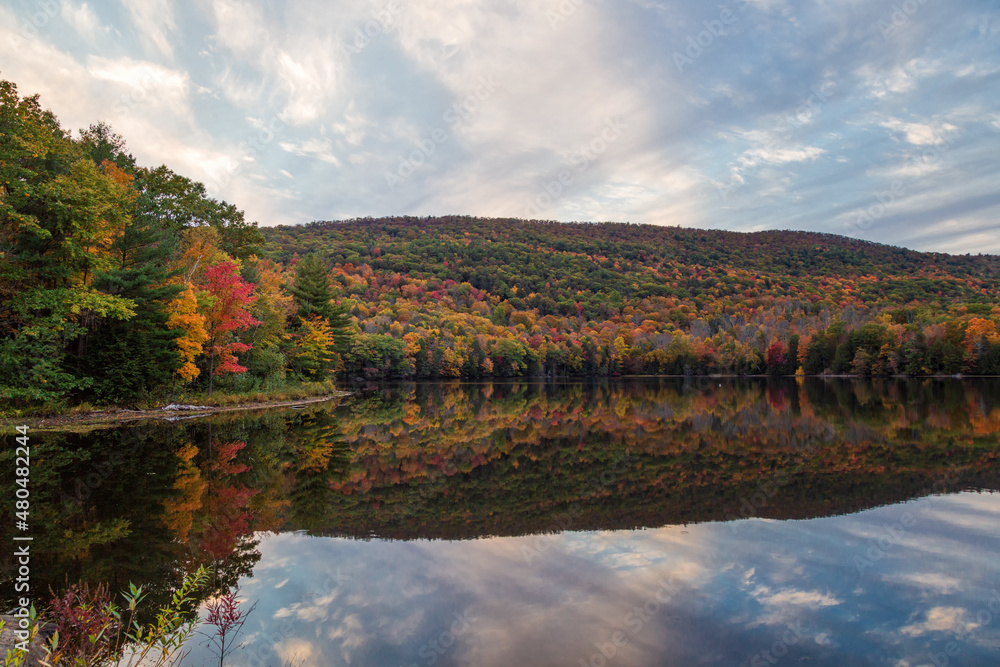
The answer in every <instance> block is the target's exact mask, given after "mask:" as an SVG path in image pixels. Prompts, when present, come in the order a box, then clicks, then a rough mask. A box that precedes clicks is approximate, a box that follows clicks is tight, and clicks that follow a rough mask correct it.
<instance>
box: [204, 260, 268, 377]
mask: <svg viewBox="0 0 1000 667" xmlns="http://www.w3.org/2000/svg"><path fill="white" fill-rule="evenodd" d="M205 280H206V285H205V288H206V291H207V292H208V294H209V304H210V305H209V306H208V308H207V312H206V313H205V331H206V333H207V334H208V340H207V341H206V343H207V344H206V349H207V352H208V395H209V396H211V395H212V390H213V386H214V378H215V376H216V375H223V374H226V373H245V372H246V370H247V369H246V367H245V366H241V365H240V364H239V360H238V359H237V357H236V353H238V352H246V351H248V350H250V349H251V348H252V347H253V346H252V345H249V344H247V343H242V342H240V341H239V340H237V339H236V336H235V334H236V332H238V331H243V330H245V329H248V328H249V327H252V326H255V325H257V324H259V323H260V322H259V321H258V320H255V319H254V318H253V315H251V314H250V310H249V308H250V306H252V305H253V302H254V301H255V300H256V297H255V296H254V295H253V288H254V286H253V285H252V284H250V283H248V282H246V281H245V280H243V278H241V277H240V275H239V273H237V270H236V264H235V263H234V262H221V263H219V264H216V265H214V266H212V267H210V268H209V269H208V270H207V271H206V272H205ZM216 362H218V364H217V363H216Z"/></svg>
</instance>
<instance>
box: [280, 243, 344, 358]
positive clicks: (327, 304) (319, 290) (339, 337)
mask: <svg viewBox="0 0 1000 667" xmlns="http://www.w3.org/2000/svg"><path fill="white" fill-rule="evenodd" d="M288 291H289V292H290V293H291V294H292V296H293V297H295V302H296V303H297V304H298V305H299V317H301V318H303V319H306V320H307V319H309V317H310V316H312V315H316V316H319V317H322V318H323V319H325V320H326V321H327V322H328V323H329V325H330V331H331V332H332V334H333V340H334V349H335V350H336V351H337V352H338V353H341V354H343V353H344V352H346V351H347V350H348V348H349V347H350V342H351V336H350V320H349V319H348V317H347V311H346V309H344V308H343V307H341V306H337V305H335V304H334V303H333V290H332V288H331V286H330V270H329V268H328V267H327V265H326V263H325V262H324V261H323V260H322V259H320V256H319V255H318V254H316V253H312V254H310V255H306V256H305V257H304V258H303V259H302V260H300V261H299V262H298V263H297V264H296V265H295V284H294V285H292V286H290V287H289V289H288Z"/></svg>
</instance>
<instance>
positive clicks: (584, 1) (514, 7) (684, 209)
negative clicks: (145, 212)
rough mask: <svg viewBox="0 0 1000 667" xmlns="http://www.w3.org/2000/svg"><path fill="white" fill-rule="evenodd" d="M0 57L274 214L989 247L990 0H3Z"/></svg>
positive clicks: (0, 62) (233, 196) (143, 149)
mask: <svg viewBox="0 0 1000 667" xmlns="http://www.w3.org/2000/svg"><path fill="white" fill-rule="evenodd" d="M0 77H3V78H5V79H9V80H12V81H14V82H16V83H17V84H18V86H19V89H20V91H21V93H22V94H34V93H40V94H41V95H42V101H43V104H44V105H45V106H47V107H49V108H51V109H52V110H53V111H54V112H55V113H56V114H57V115H58V116H59V118H60V120H61V122H62V123H63V125H64V126H66V127H68V128H72V129H74V130H76V129H78V128H81V127H86V126H87V125H89V124H90V123H92V122H95V121H98V120H106V121H108V122H109V123H110V124H111V125H112V126H113V127H114V128H115V130H116V131H118V132H119V133H121V134H123V135H124V136H125V138H126V140H127V141H128V144H129V147H130V149H131V150H132V152H133V153H134V154H135V155H136V157H137V158H138V159H139V160H140V162H141V163H143V164H147V165H154V164H159V163H165V164H167V165H168V166H170V167H171V168H173V169H174V170H175V171H178V172H180V173H182V174H185V175H187V176H190V177H192V178H195V179H197V180H201V181H203V182H205V184H206V185H207V186H208V187H209V189H210V191H211V192H212V193H213V195H214V196H217V197H220V198H224V199H226V200H228V201H231V202H233V203H235V204H236V205H237V206H239V207H240V208H243V209H245V210H246V212H247V215H248V217H249V218H251V219H254V220H257V221H258V222H259V223H260V224H261V225H274V224H298V223H303V222H308V221H310V220H315V219H339V218H345V217H354V216H368V215H372V216H381V215H397V214H413V215H438V214H451V213H457V214H471V215H483V216H514V217H532V218H544V219H554V220H563V221H569V220H589V221H596V220H616V221H631V222H643V223H653V224H660V225H681V226H695V227H707V228H716V229H730V230H739V231H752V230H759V229H808V230H815V231H823V232H831V233H835V234H848V235H851V236H857V237H861V238H866V239H870V240H875V241H880V242H885V243H891V244H894V245H902V246H906V247H910V248H915V249H920V250H936V251H944V252H956V253H966V252H971V253H977V252H993V253H997V252H1000V234H998V233H997V231H998V227H1000V224H998V221H1000V218H998V213H1000V187H998V185H1000V158H998V156H1000V11H998V7H997V4H996V0H949V1H948V2H945V1H944V0H905V1H904V0H899V1H898V2H895V3H894V2H890V1H889V0H884V1H883V0H813V1H811V2H791V1H790V0H731V1H727V2H721V3H718V4H716V3H706V2H704V1H698V0H481V1H479V2H472V1H469V0H435V1H434V2H421V3H417V2H413V0H338V1H337V2H328V1H323V0H295V1H291V2H279V1H277V0H273V1H258V0H118V1H112V0H103V1H102V0H99V1H97V2H78V1H76V0H63V1H62V2H60V1H59V0H0Z"/></svg>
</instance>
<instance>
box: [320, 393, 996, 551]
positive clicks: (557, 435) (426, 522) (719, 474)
mask: <svg viewBox="0 0 1000 667" xmlns="http://www.w3.org/2000/svg"><path fill="white" fill-rule="evenodd" d="M998 389H1000V388H998V387H997V385H996V383H990V382H988V381H987V382H971V381H967V382H955V381H933V380H928V381H922V382H913V381H898V382H897V381H877V382H870V381H857V380H855V381H851V380H828V381H823V380H803V381H798V382H796V381H794V380H789V381H777V380H776V381H770V382H764V381H754V380H740V381H711V380H704V379H702V380H689V381H685V380H672V379H650V380H641V381H640V380H636V381H621V382H615V381H604V380H601V381H595V382H592V383H589V384H588V383H580V384H570V385H562V386H558V385H552V384H544V385H543V384H532V383H529V382H510V383H502V384H500V383H497V384H493V383H484V384H478V385H459V384H453V385H447V384H412V385H400V386H397V387H395V388H393V389H389V390H385V389H382V390H373V391H370V392H368V393H366V394H363V395H362V396H361V397H359V398H358V399H356V400H355V401H354V402H353V409H351V410H349V411H347V412H346V413H345V416H344V419H343V422H342V424H343V432H344V437H345V439H346V441H347V442H348V443H349V444H350V446H351V449H352V462H351V466H350V469H349V471H348V473H347V475H346V477H345V478H344V481H343V482H341V483H339V484H338V485H337V488H338V491H339V492H340V494H341V496H340V498H341V502H342V504H341V506H340V507H339V508H338V511H337V512H335V513H334V514H333V515H331V520H330V522H329V523H328V525H327V530H326V532H327V533H328V534H338V535H354V536H359V537H362V536H367V535H371V534H376V535H383V536H389V537H397V538H408V537H472V536H477V535H490V534H518V533H525V532H535V531H544V530H550V529H552V527H553V520H552V516H554V515H560V516H561V515H564V514H567V513H569V514H570V515H572V516H573V517H574V519H573V523H572V525H571V526H569V527H572V528H577V529H596V528H603V529H611V528H633V527H640V526H658V525H663V524H666V523H680V522H690V521H707V520H720V519H726V518H732V517H734V516H737V517H738V516H742V515H744V514H747V513H748V512H747V506H748V503H747V499H748V498H753V497H757V498H759V497H760V493H761V492H760V487H761V485H764V486H765V487H766V488H768V489H770V490H772V491H769V493H768V494H766V502H755V503H750V508H751V510H752V511H751V512H750V514H752V515H759V516H769V517H776V518H790V517H807V516H819V515H826V514H832V513H839V512H848V511H856V510H859V509H865V508H868V507H872V506H874V505H879V504H884V503H889V502H897V501H900V500H904V499H908V498H911V497H914V496H920V495H925V494H927V493H930V492H932V491H946V490H954V489H964V488H998V487H997V480H996V475H997V468H996V465H995V463H996V450H997V448H996V437H995V436H996V433H997V431H998V428H1000V396H998ZM623 462H627V464H624V463H623ZM602 479H612V480H613V483H602V482H601V481H600V480H602ZM595 480H596V481H595Z"/></svg>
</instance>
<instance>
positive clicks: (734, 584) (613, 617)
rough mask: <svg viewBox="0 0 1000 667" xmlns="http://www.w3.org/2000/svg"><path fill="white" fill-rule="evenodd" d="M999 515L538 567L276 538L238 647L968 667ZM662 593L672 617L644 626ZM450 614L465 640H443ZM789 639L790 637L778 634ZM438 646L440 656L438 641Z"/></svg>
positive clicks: (499, 557) (741, 538) (319, 658)
mask: <svg viewBox="0 0 1000 667" xmlns="http://www.w3.org/2000/svg"><path fill="white" fill-rule="evenodd" d="M922 503H930V505H929V506H930V507H931V511H929V512H926V513H924V514H921V515H920V516H921V517H922V518H921V520H919V521H918V522H917V523H916V524H915V525H913V527H912V528H911V529H908V532H907V535H906V539H905V540H900V541H899V543H898V544H897V545H896V546H895V547H894V549H893V550H892V551H891V552H890V553H889V554H888V555H887V556H886V558H885V559H883V560H881V561H879V562H878V563H875V564H874V566H873V567H872V569H871V570H870V571H868V572H866V573H865V574H864V575H863V576H862V575H859V573H858V571H857V569H856V568H855V567H854V564H853V558H854V556H855V555H856V554H859V553H863V552H864V550H865V549H866V548H867V546H868V539H870V538H869V536H871V535H873V534H875V532H877V531H878V530H879V529H881V527H882V526H884V525H885V524H889V523H892V522H894V521H897V520H898V517H899V516H900V515H901V514H902V513H903V512H905V511H911V512H914V513H918V512H920V511H921V508H922V507H923V505H922ZM998 514H1000V494H992V495H988V494H982V495H976V494H963V495H960V496H954V497H947V498H937V499H927V500H925V501H917V502H912V503H907V504H905V505H904V506H893V507H884V508H880V509H877V510H872V511H868V512H863V513H861V514H857V515H851V516H845V517H835V518H826V519H819V520H813V521H788V522H776V521H749V522H746V524H745V525H744V526H743V527H741V529H740V530H738V531H732V530H730V529H729V527H728V526H727V525H726V524H700V525H694V526H686V527H678V526H674V527H665V528H662V529H653V530H641V531H621V532H595V533H562V534H558V535H551V536H546V538H545V539H546V544H547V547H546V549H545V551H544V553H540V554H539V556H538V557H537V558H534V559H532V560H531V561H530V562H528V561H526V560H525V557H524V549H525V547H535V546H537V544H538V539H539V536H525V537H516V538H492V539H480V540H472V541H464V542H444V541H413V542H384V541H377V540H376V541H370V542H363V541H354V540H346V539H328V538H311V537H307V536H304V535H297V534H285V535H278V536H274V537H271V538H269V539H266V540H265V541H264V542H263V543H262V544H261V547H260V550H261V552H262V554H263V557H262V560H261V563H260V565H261V566H262V567H258V568H257V571H256V573H255V577H254V578H253V579H250V580H248V581H247V582H246V583H245V585H244V591H245V594H246V595H247V597H248V598H251V599H254V598H259V603H258V609H257V612H256V613H255V616H257V617H258V618H257V619H254V618H253V617H252V618H251V622H250V623H248V628H247V629H248V634H247V638H248V640H249V642H250V643H251V644H252V645H253V644H256V643H259V642H262V641H265V639H264V633H265V629H263V628H256V627H255V628H251V627H249V626H250V625H251V624H253V623H254V622H257V623H261V622H264V623H266V622H268V621H267V620H266V619H273V618H287V619H291V620H292V622H293V624H294V630H293V632H292V633H291V634H290V635H289V636H288V637H286V638H284V639H283V640H282V641H281V642H277V643H272V646H273V648H274V655H275V656H276V658H280V659H282V660H284V659H286V658H293V651H297V652H298V655H299V658H298V660H299V661H301V660H303V658H304V659H305V663H304V664H306V665H309V664H317V665H327V664H329V665H337V664H380V665H381V664H385V665H404V666H405V667H409V666H410V665H413V664H416V665H426V664H429V662H428V661H429V657H428V656H431V655H433V656H435V659H434V662H435V664H437V665H452V664H475V665H487V666H489V665H512V664H513V665H518V664H522V665H545V664H553V665H562V664H569V665H577V664H579V661H580V660H581V659H582V660H584V661H585V663H586V661H587V660H589V657H590V656H591V655H593V654H594V653H595V652H596V651H598V650H599V648H598V647H600V646H601V645H605V646H606V644H605V643H606V642H608V641H610V640H611V638H612V637H613V635H614V633H615V632H622V633H623V636H624V638H625V640H626V641H625V644H624V645H623V646H622V647H621V648H620V650H619V651H618V652H617V654H616V656H615V658H614V661H613V662H614V664H616V665H622V666H627V665H658V664H663V656H671V659H672V660H673V661H674V662H675V663H676V664H685V663H690V664H698V663H699V662H704V661H706V660H707V661H709V662H710V663H712V664H723V665H740V664H745V663H746V661H747V660H749V659H750V658H751V657H752V656H754V655H757V654H759V653H760V652H761V651H763V650H767V649H769V647H771V646H773V644H774V643H775V641H780V638H781V637H782V636H783V635H784V636H791V637H793V638H794V639H795V641H794V642H793V643H791V644H788V645H786V646H785V647H784V648H786V649H787V650H788V657H787V658H786V659H787V660H789V661H790V664H792V663H794V662H796V661H798V660H799V659H806V660H810V661H811V662H810V664H816V665H824V664H830V665H839V664H845V663H844V662H843V656H844V655H846V653H844V652H849V653H850V655H851V656H856V657H857V659H858V660H861V661H868V660H869V659H871V660H875V659H876V657H877V656H884V655H895V656H899V659H900V660H901V661H902V662H900V663H899V664H906V663H907V662H908V663H909V664H912V665H916V664H921V662H920V661H921V660H922V659H923V658H922V656H925V654H926V650H925V649H926V647H927V644H926V642H927V641H937V640H938V639H947V640H949V641H950V640H958V641H963V659H965V660H966V661H967V662H968V664H975V663H976V660H980V659H981V658H982V657H983V656H984V655H987V654H988V653H989V651H991V650H995V646H996V644H997V639H998V638H1000V630H998V627H997V626H1000V624H998V623H994V624H993V626H992V627H988V626H984V625H981V624H978V623H977V622H976V612H977V610H979V609H980V608H985V606H986V604H987V602H988V596H989V593H988V591H989V590H992V589H993V588H995V587H996V585H997V581H998V580H1000V568H998V564H997V563H996V562H995V554H996V553H997V552H998V551H1000V544H998V537H997V536H996V535H995V533H993V534H990V533H980V531H979V529H976V528H973V526H980V527H984V526H985V522H986V521H987V520H988V518H989V517H994V521H995V517H996V516H997V515H998ZM970 517H971V518H970ZM998 524H1000V522H996V523H994V526H995V525H998ZM970 531H971V535H972V537H971V538H970ZM277 563H281V564H282V566H281V567H277V566H276V565H275V564H277ZM338 569H339V570H340V571H342V572H343V575H344V576H343V577H342V578H341V579H340V580H338V582H337V584H336V585H335V586H334V587H333V589H332V590H328V591H322V590H320V591H317V590H316V589H317V586H318V584H317V581H319V580H320V579H322V578H323V577H324V576H325V573H327V572H330V571H336V570H338ZM272 582H280V585H279V584H275V583H272ZM665 582H670V583H671V584H672V595H671V597H670V599H669V601H668V602H666V604H655V605H650V606H649V607H646V609H647V611H646V612H642V611H641V610H642V609H643V608H644V605H647V604H648V603H650V602H651V601H655V598H654V597H652V596H654V595H655V593H656V591H657V590H658V589H660V587H661V586H663V584H664V583H665ZM654 608H655V610H654V611H652V612H650V611H649V610H651V609H654ZM637 611H639V615H637ZM455 614H463V615H466V616H467V617H468V619H469V626H468V628H467V630H464V631H463V632H461V633H456V634H455V635H454V636H452V635H450V634H447V633H448V632H449V628H451V627H452V626H453V624H454V623H455V618H456V616H455ZM270 622H272V623H273V622H275V621H270ZM791 625H794V627H795V630H796V632H797V633H798V634H795V635H788V632H789V627H790V626H791ZM250 631H253V634H250V633H249V632H250ZM442 637H443V638H445V639H447V640H449V641H448V646H447V648H443V647H442V646H441V645H439V644H436V643H435V642H438V641H440V640H441V638H442ZM451 642H453V645H452V644H451ZM433 647H436V648H433ZM439 649H440V650H439ZM306 656H307V657H306ZM192 658H194V659H195V662H197V658H198V654H197V653H195V654H193V655H192ZM879 659H881V658H879ZM876 661H877V660H876ZM234 664H237V665H238V664H240V663H239V662H236V663H234Z"/></svg>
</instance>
